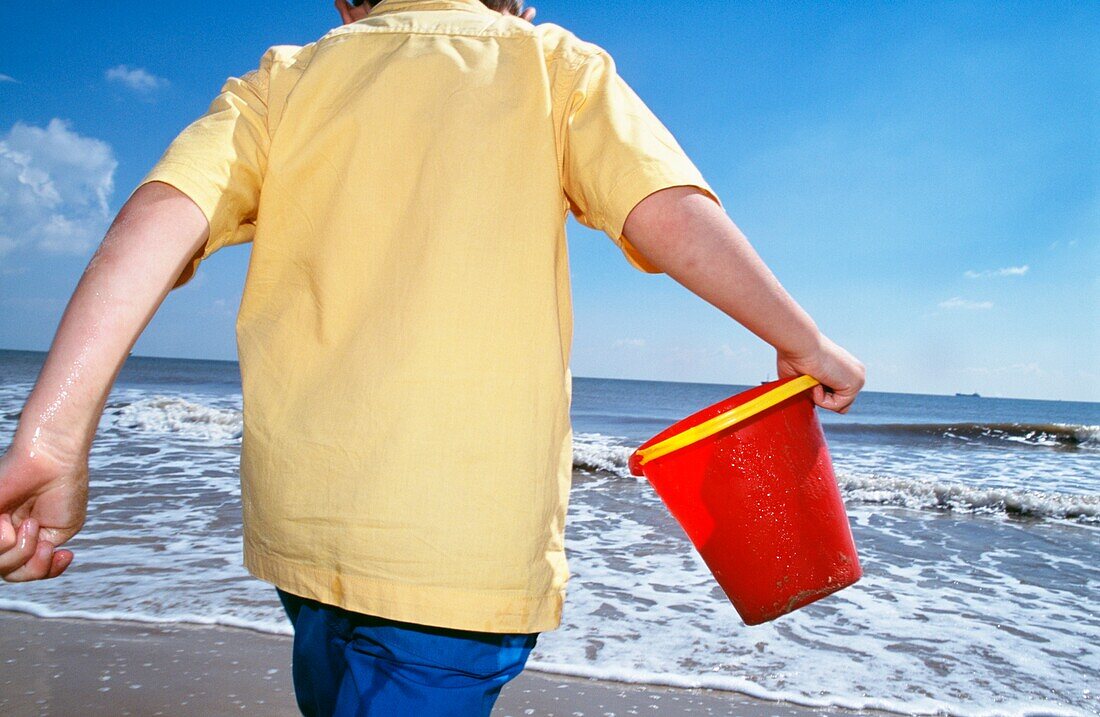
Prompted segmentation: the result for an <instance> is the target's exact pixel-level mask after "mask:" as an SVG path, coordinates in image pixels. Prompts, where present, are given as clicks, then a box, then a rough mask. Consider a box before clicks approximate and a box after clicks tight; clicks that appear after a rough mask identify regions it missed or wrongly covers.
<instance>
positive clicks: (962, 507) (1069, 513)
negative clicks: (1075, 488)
mask: <svg viewBox="0 0 1100 717" xmlns="http://www.w3.org/2000/svg"><path fill="white" fill-rule="evenodd" d="M837 484H838V485H839V486H840V490H841V493H842V494H843V495H844V499H845V501H848V502H853V503H863V504H875V505H893V506H900V507H903V508H915V509H933V510H948V511H951V512H955V513H972V514H978V515H1008V516H1013V517H1032V518H1053V519H1060V520H1075V521H1078V522H1081V523H1100V494H1095V493H1094V494H1086V495H1075V494H1070V493H1053V492H1044V491H1037V490H1019V489H1008V488H982V487H975V486H967V485H963V484H961V483H947V482H941V481H923V480H911V479H906V478H893V477H890V476H879V475H869V476H860V475H846V474H840V475H838V476H837Z"/></svg>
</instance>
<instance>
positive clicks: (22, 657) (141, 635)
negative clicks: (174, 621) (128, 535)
mask: <svg viewBox="0 0 1100 717" xmlns="http://www.w3.org/2000/svg"><path fill="white" fill-rule="evenodd" d="M0 660H2V662H0V714H2V715H5V716H6V717H32V716H33V717H39V716H41V717H47V716H49V715H54V716H56V717H68V716H69V715H80V714H108V715H134V716H141V717H146V716H154V715H165V716H168V715H172V716H183V715H195V716H196V717H199V716H201V717H216V716H218V715H240V714H253V715H271V716H272V717H295V716H296V715H298V714H299V712H298V709H297V707H296V706H295V703H294V687H293V684H292V681H291V674H290V638H289V637H284V636H278V635H266V634H262V633H258V632H253V631H251V630H242V629H236V628H231V627H222V626H203V625H163V624H148V623H140V622H126V621H98V620H74V619H68V618H50V619H43V618H38V617H34V616H31V615H25V614H22V613H16V612H8V611H0ZM870 714H876V713H871V712H853V711H845V710H836V709H812V708H808V707H800V706H796V705H790V704H787V703H782V702H768V701H765V700H757V699H753V698H749V697H743V696H739V695H736V694H731V693H728V692H716V691H712V690H685V689H673V688H665V687H656V686H649V685H631V684H622V683H614V682H604V681H598V680H591V679H578V678H571V677H560V676H557V675H550V674H545V673H540V672H536V671H534V670H526V671H525V672H524V673H523V674H521V675H520V676H519V677H518V678H516V679H515V680H513V681H512V682H511V683H509V684H508V685H507V686H506V687H505V688H504V691H503V692H502V693H501V696H500V699H499V700H498V701H497V706H496V709H495V710H494V711H493V715H494V717H625V716H626V715H658V716H660V715H747V716H749V717H771V716H773V715H782V716H783V717H806V716H809V715H870ZM878 714H884V713H878Z"/></svg>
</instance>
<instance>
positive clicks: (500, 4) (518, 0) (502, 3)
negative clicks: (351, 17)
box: [351, 0, 523, 15]
mask: <svg viewBox="0 0 1100 717" xmlns="http://www.w3.org/2000/svg"><path fill="white" fill-rule="evenodd" d="M379 1H381V0H379ZM365 2H366V0H351V4H352V5H354V6H355V7H359V6H360V5H362V4H364V3H365ZM481 3H482V4H483V5H485V7H487V8H489V9H490V10H496V11H497V12H510V13H512V14H513V15H519V14H520V13H521V12H523V0H481ZM374 4H375V3H373V2H372V3H371V5H374Z"/></svg>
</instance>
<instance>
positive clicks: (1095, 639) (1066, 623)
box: [0, 385, 1100, 716]
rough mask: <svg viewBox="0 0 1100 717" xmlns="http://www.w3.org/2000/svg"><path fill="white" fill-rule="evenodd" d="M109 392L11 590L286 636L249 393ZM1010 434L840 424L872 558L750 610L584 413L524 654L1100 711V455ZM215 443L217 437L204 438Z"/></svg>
mask: <svg viewBox="0 0 1100 717" xmlns="http://www.w3.org/2000/svg"><path fill="white" fill-rule="evenodd" d="M26 390H29V385H27V386H26V387H25V389H20V391H22V393H20V392H19V391H16V392H15V393H8V394H5V393H4V391H3V390H0V414H6V415H5V416H4V421H6V422H0V429H3V430H10V429H13V428H14V422H13V415H14V412H15V411H16V410H17V406H16V405H15V403H14V400H8V399H6V398H5V395H8V396H21V395H23V394H25V391H26ZM112 399H113V402H112V404H109V409H108V412H109V415H107V416H105V420H104V423H103V424H101V428H103V429H104V431H103V433H102V434H101V435H99V436H98V437H97V442H96V444H95V446H93V455H92V480H93V484H92V494H91V498H92V504H91V505H90V507H89V508H90V509H89V522H88V524H87V526H86V527H85V530H84V531H82V532H81V534H80V535H78V536H77V538H75V539H74V540H73V541H72V542H71V544H70V546H69V547H71V548H73V550H74V551H75V552H76V555H77V560H76V562H75V563H74V565H73V567H72V568H70V570H69V571H68V572H67V573H66V575H65V576H64V577H63V578H61V579H58V580H53V581H42V582H37V583H25V584H12V585H10V586H8V587H7V588H6V589H5V591H4V593H5V595H4V598H3V600H0V608H7V609H15V610H22V611H24V612H31V613H34V614H39V615H42V616H69V617H79V618H85V619H126V620H140V621H144V622H164V623H176V622H184V623H196V624H222V625H232V626H236V627H246V628H250V629H254V630H258V631H262V632H270V633H276V634H288V633H289V625H288V624H287V622H286V620H285V616H284V615H283V613H282V608H281V606H280V605H279V603H278V600H277V599H276V597H275V594H274V590H273V588H272V587H271V586H270V585H268V584H267V583H263V582H260V581H258V580H255V579H253V578H251V577H249V576H248V575H247V573H246V572H245V571H244V569H243V567H242V566H241V564H240V532H239V517H240V497H239V486H238V483H237V481H236V471H237V467H238V461H239V454H238V453H237V451H236V446H237V445H238V444H239V439H238V438H237V435H238V433H239V430H240V427H239V421H240V409H239V395H236V396H234V395H225V396H200V395H191V394H180V395H173V396H169V395H150V394H149V393H148V392H144V391H142V390H140V389H127V388H123V389H121V390H119V389H116V391H114V392H113V394H112ZM127 404H128V405H127ZM131 406H132V408H131ZM127 409H129V410H127ZM120 419H121V420H120ZM1093 422H1094V421H1092V420H1089V421H1088V423H1090V424H1091V423H1093ZM1052 425H1055V424H1052ZM1075 430H1076V429H1075ZM1013 435H1015V434H1013ZM1020 437H1021V438H1023V439H1025V440H1030V441H1032V444H1033V445H1031V446H1024V447H1022V448H1018V449H1017V448H1005V445H1006V444H1013V445H1014V444H1015V442H1014V441H1012V440H1006V439H1004V438H1001V437H995V436H994V437H992V438H990V437H986V439H981V438H980V439H979V440H974V441H965V440H956V439H951V438H949V437H948V438H946V439H945V440H923V439H922V440H914V441H909V442H908V443H906V444H905V445H903V446H901V445H900V444H898V443H893V442H891V441H893V438H892V437H891V436H889V435H888V434H883V435H882V436H879V437H875V439H874V440H873V441H870V442H868V441H867V440H866V437H865V436H859V437H858V438H859V441H858V442H856V441H851V442H846V441H845V440H843V438H844V437H843V436H842V437H841V438H842V440H839V441H838V442H836V443H835V444H834V442H833V441H832V439H831V438H830V452H831V453H832V455H833V457H834V467H835V468H836V469H837V473H838V480H839V483H840V485H841V488H842V490H843V491H844V493H845V495H846V497H847V500H848V504H849V517H850V519H851V522H852V525H853V531H854V533H855V535H856V541H857V545H858V547H859V549H860V555H861V558H862V561H863V567H864V570H865V577H864V579H863V580H862V581H861V582H860V583H858V584H857V585H855V586H853V587H851V588H848V589H846V590H844V591H841V592H840V593H837V594H836V595H833V596H830V597H829V598H826V599H825V600H823V601H821V602H819V603H815V604H814V605H811V606H809V607H807V608H805V609H803V610H800V611H798V612H796V613H794V614H791V615H788V616H784V617H783V618H781V619H779V620H777V621H776V622H774V623H769V624H767V625H761V626H757V627H753V628H747V627H745V626H744V625H743V624H742V623H741V622H740V620H739V619H738V618H737V616H736V613H735V612H734V611H733V608H732V606H731V605H730V604H729V602H728V600H727V599H726V597H725V596H724V595H723V594H722V593H721V591H720V589H718V588H717V586H716V584H715V582H714V579H713V577H712V576H711V575H710V573H709V571H708V570H707V568H706V566H705V565H704V564H703V563H702V561H701V559H700V558H699V556H698V554H697V553H696V552H695V551H694V550H693V549H692V548H691V546H690V544H689V543H687V541H686V539H685V537H684V536H683V534H682V531H681V530H680V529H679V527H678V526H677V525H676V524H675V522H674V521H673V520H672V519H671V518H670V517H669V516H668V514H667V511H666V510H665V508H664V506H663V505H662V504H661V502H660V500H659V498H658V497H657V496H656V495H655V494H654V492H653V491H652V488H650V486H649V485H648V484H647V483H646V481H645V480H644V479H635V478H634V477H632V476H630V475H629V472H628V470H627V457H628V456H629V454H630V451H631V450H633V448H634V447H635V445H636V444H635V445H630V443H631V442H630V441H627V440H624V439H622V438H619V437H616V436H613V435H608V434H607V432H604V433H600V432H595V431H593V432H580V433H577V434H575V447H574V454H575V464H576V466H577V468H578V473H577V477H576V479H575V481H574V489H573V493H572V498H571V503H570V512H569V516H568V520H567V542H566V548H567V550H568V551H569V561H570V568H571V571H572V574H573V575H572V579H571V581H570V585H569V592H568V597H567V600H566V606H565V612H564V616H563V624H562V628H561V629H560V630H556V631H552V632H549V633H544V635H543V636H542V637H541V638H540V640H539V644H538V646H537V647H536V651H535V653H534V654H533V655H532V659H531V661H530V662H529V665H530V666H531V667H532V668H534V669H541V670H544V671H549V672H559V673H563V674H573V675H578V676H589V677H597V678H604V679H614V680H621V681H636V682H646V683H653V684H665V685H680V686H705V687H711V688H714V689H724V690H731V691H736V692H739V693H744V694H749V695H753V696H756V697H761V698H765V699H773V700H782V701H787V702H793V703H799V704H804V705H815V706H824V705H836V706H842V707H864V708H878V709H888V710H896V711H901V712H905V713H910V714H913V713H920V714H923V713H931V712H939V713H943V714H953V715H967V716H969V715H1013V716H1016V715H1036V714H1047V715H1085V714H1096V713H1100V710H1098V709H1097V706H1098V703H1097V699H1096V696H1094V695H1093V694H1092V693H1091V692H1090V691H1089V690H1090V689H1091V688H1092V684H1091V683H1092V682H1093V681H1094V680H1093V679H1092V678H1091V677H1090V676H1091V675H1095V674H1098V673H1100V653H1098V652H1097V650H1096V648H1095V645H1097V644H1100V617H1098V615H1100V613H1098V612H1097V610H1096V607H1095V606H1096V598H1095V591H1096V590H1095V589H1096V586H1097V585H1098V584H1100V574H1098V572H1097V571H1098V567H1097V563H1096V559H1095V555H1096V553H1095V535H1096V534H1095V528H1093V527H1092V526H1093V525H1095V521H1096V512H1095V508H1096V499H1097V493H1096V490H1097V487H1096V485H1097V481H1096V473H1095V471H1093V472H1091V473H1090V467H1093V466H1096V465H1097V458H1096V456H1097V454H1096V452H1091V453H1090V452H1089V451H1080V450H1076V449H1072V448H1071V449H1068V450H1048V449H1047V448H1046V447H1039V448H1034V444H1035V442H1036V441H1042V440H1045V439H1043V437H1042V436H1038V435H1034V436H1030V438H1029V436H1028V435H1027V433H1022V434H1020ZM933 438H935V437H933ZM1077 438H1079V439H1080V440H1078V441H1077V443H1078V445H1083V444H1085V443H1087V442H1088V440H1090V439H1089V436H1088V435H1085V436H1083V437H1081V436H1078V437H1077ZM884 439H885V440H884ZM987 439H988V440H987ZM208 444H214V445H222V446H224V448H223V449H220V450H207V449H196V445H204V446H205V445H208ZM1062 445H1063V446H1066V445H1070V444H1068V443H1067V442H1066V441H1065V440H1062ZM899 446H900V447H899ZM944 446H946V447H947V448H946V449H945V448H944ZM1082 506H1084V507H1085V508H1087V509H1089V510H1092V511H1093V512H1091V513H1088V512H1087V511H1086V510H1082V509H1081V508H1082ZM971 513H979V514H990V515H993V516H1002V517H1003V516H1006V515H1009V514H1026V515H1035V516H1039V517H1044V518H1047V519H1046V520H1003V519H1002V520H988V519H979V520H974V519H970V518H969V517H968V514H971ZM960 514H961V515H960ZM1055 519H1057V520H1055Z"/></svg>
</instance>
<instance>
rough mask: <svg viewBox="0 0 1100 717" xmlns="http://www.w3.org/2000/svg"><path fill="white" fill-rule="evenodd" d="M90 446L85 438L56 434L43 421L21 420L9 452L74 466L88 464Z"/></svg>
mask: <svg viewBox="0 0 1100 717" xmlns="http://www.w3.org/2000/svg"><path fill="white" fill-rule="evenodd" d="M24 416H26V413H25V409H24ZM88 448H89V446H88V445H87V442H85V441H83V440H79V439H77V438H74V437H71V436H59V435H56V434H54V433H53V432H52V431H50V430H49V429H48V428H46V427H45V426H43V425H42V422H41V421H29V422H25V421H23V420H20V421H19V426H18V427H17V428H16V430H15V435H14V436H12V441H11V447H10V448H9V449H8V453H10V454H13V455H17V456H19V457H21V458H23V459H26V460H29V461H33V462H41V463H50V464H53V465H56V466H70V467H72V466H82V465H87V463H88Z"/></svg>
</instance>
